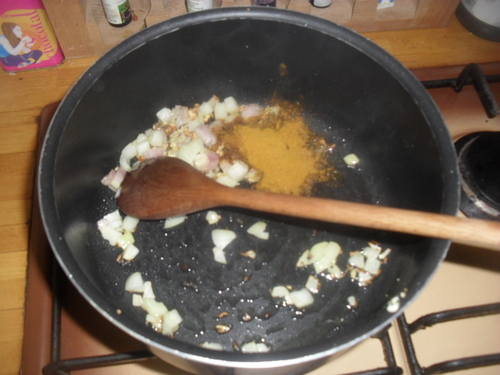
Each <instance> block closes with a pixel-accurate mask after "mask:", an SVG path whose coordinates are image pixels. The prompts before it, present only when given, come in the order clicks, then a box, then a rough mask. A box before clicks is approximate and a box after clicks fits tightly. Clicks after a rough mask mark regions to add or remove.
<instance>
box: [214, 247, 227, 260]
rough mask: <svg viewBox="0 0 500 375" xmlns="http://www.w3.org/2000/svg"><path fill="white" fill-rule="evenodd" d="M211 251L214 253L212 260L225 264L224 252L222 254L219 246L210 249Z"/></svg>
mask: <svg viewBox="0 0 500 375" xmlns="http://www.w3.org/2000/svg"><path fill="white" fill-rule="evenodd" d="M212 252H213V253H214V260H215V261H216V262H217V263H221V264H227V260H226V254H224V249H221V248H220V247H218V246H215V247H214V248H213V249H212Z"/></svg>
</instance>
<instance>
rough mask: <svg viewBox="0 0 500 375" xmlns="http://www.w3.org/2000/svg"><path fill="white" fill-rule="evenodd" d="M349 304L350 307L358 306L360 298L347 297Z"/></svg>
mask: <svg viewBox="0 0 500 375" xmlns="http://www.w3.org/2000/svg"><path fill="white" fill-rule="evenodd" d="M347 304H348V305H349V306H350V307H358V300H357V299H356V297H354V296H349V297H347Z"/></svg>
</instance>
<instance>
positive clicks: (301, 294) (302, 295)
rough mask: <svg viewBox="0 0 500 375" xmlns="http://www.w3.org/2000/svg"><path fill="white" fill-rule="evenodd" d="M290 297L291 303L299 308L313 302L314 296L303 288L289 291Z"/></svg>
mask: <svg viewBox="0 0 500 375" xmlns="http://www.w3.org/2000/svg"><path fill="white" fill-rule="evenodd" d="M290 298H291V299H292V301H293V304H294V305H295V306H296V307H297V308H299V309H302V308H304V307H307V306H309V305H311V304H312V303H313V302H314V297H313V296H312V294H311V292H309V291H308V290H307V289H305V288H302V289H299V290H294V291H292V292H290Z"/></svg>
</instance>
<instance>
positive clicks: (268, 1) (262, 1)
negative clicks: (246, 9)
mask: <svg viewBox="0 0 500 375" xmlns="http://www.w3.org/2000/svg"><path fill="white" fill-rule="evenodd" d="M252 5H259V6H261V7H276V0H252Z"/></svg>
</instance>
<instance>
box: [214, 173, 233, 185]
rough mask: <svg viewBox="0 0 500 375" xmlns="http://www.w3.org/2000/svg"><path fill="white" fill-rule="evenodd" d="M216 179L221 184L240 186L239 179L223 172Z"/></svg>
mask: <svg viewBox="0 0 500 375" xmlns="http://www.w3.org/2000/svg"><path fill="white" fill-rule="evenodd" d="M215 181H217V182H218V183H219V184H221V185H224V186H228V187H235V186H238V181H236V180H234V179H232V178H231V177H229V176H228V175H227V174H221V175H220V176H218V177H217V178H216V179H215Z"/></svg>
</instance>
